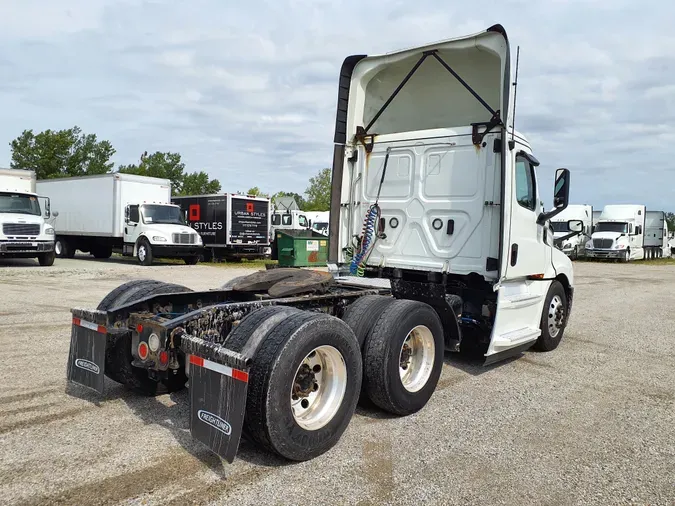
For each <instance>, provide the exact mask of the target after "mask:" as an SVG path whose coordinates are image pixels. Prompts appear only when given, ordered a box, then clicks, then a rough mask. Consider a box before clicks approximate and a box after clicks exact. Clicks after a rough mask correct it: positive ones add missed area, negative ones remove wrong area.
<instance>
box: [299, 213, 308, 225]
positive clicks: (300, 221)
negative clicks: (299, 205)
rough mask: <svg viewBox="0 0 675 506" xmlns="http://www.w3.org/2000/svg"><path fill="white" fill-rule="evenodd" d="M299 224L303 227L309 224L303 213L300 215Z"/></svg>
mask: <svg viewBox="0 0 675 506" xmlns="http://www.w3.org/2000/svg"><path fill="white" fill-rule="evenodd" d="M298 225H300V226H301V227H306V226H307V218H306V217H305V216H304V215H303V214H301V215H300V216H298Z"/></svg>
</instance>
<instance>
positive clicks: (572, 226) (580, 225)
mask: <svg viewBox="0 0 675 506" xmlns="http://www.w3.org/2000/svg"><path fill="white" fill-rule="evenodd" d="M567 228H568V229H569V231H570V232H581V231H582V230H583V229H584V222H583V221H581V220H570V221H568V222H567Z"/></svg>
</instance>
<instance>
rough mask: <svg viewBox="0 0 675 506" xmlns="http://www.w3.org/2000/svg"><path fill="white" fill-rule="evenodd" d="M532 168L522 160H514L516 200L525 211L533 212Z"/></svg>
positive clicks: (534, 192)
mask: <svg viewBox="0 0 675 506" xmlns="http://www.w3.org/2000/svg"><path fill="white" fill-rule="evenodd" d="M532 172H533V171H532V166H531V165H530V163H529V162H528V161H527V160H525V159H524V158H516V200H517V201H518V204H519V205H521V206H522V207H524V208H525V209H530V210H531V211H534V209H535V205H534V203H535V195H536V190H535V187H534V174H533V173H532Z"/></svg>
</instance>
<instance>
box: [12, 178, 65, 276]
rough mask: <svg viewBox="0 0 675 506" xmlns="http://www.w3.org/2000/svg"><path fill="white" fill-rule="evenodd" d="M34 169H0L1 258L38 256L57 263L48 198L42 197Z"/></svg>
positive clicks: (45, 263) (46, 262)
mask: <svg viewBox="0 0 675 506" xmlns="http://www.w3.org/2000/svg"><path fill="white" fill-rule="evenodd" d="M35 182H36V175H35V171H33V170H22V169H0V258H37V260H38V262H39V263H40V265H42V266H47V267H48V266H51V265H53V264H54V227H52V226H51V225H50V224H49V223H48V222H47V220H48V219H49V218H51V211H50V201H49V198H45V197H39V196H38V194H37V189H36V183H35Z"/></svg>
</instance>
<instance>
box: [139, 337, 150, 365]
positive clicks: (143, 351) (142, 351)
mask: <svg viewBox="0 0 675 506" xmlns="http://www.w3.org/2000/svg"><path fill="white" fill-rule="evenodd" d="M148 352H149V350H148V344H147V343H146V342H145V341H142V342H140V343H138V358H140V359H141V360H143V361H145V360H147V358H148Z"/></svg>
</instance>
